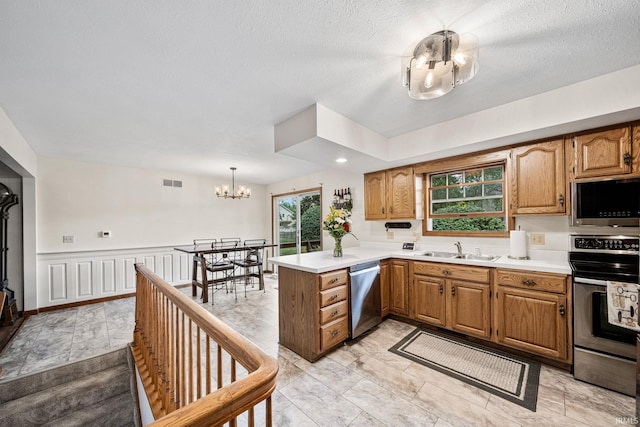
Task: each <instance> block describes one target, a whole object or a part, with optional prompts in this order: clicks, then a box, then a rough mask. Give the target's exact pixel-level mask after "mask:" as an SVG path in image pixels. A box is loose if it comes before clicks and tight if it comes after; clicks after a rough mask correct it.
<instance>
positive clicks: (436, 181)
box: [429, 165, 507, 231]
mask: <svg viewBox="0 0 640 427" xmlns="http://www.w3.org/2000/svg"><path fill="white" fill-rule="evenodd" d="M429 179H430V184H431V186H430V187H431V188H430V191H431V193H430V195H431V209H430V219H431V227H432V228H431V230H433V231H506V229H507V222H506V215H505V209H504V191H503V190H504V167H503V166H502V165H499V166H490V167H485V168H475V169H468V170H463V171H454V172H448V173H444V174H438V175H431V176H430V177H429ZM492 212H495V213H496V215H495V216H486V214H487V213H492ZM477 214H481V215H477ZM441 215H442V216H446V217H442V216H441Z"/></svg>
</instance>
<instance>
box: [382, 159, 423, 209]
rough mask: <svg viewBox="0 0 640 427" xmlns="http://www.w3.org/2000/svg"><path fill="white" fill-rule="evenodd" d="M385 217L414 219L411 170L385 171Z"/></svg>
mask: <svg viewBox="0 0 640 427" xmlns="http://www.w3.org/2000/svg"><path fill="white" fill-rule="evenodd" d="M387 189H388V197H387V209H388V210H389V212H388V215H387V217H388V218H389V219H415V217H416V193H415V179H414V177H413V168H411V167H408V168H402V169H392V170H390V171H387Z"/></svg>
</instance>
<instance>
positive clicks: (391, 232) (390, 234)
mask: <svg viewBox="0 0 640 427" xmlns="http://www.w3.org/2000/svg"><path fill="white" fill-rule="evenodd" d="M387 239H390V240H391V239H393V231H387Z"/></svg>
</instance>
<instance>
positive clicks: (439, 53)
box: [402, 30, 478, 99]
mask: <svg viewBox="0 0 640 427" xmlns="http://www.w3.org/2000/svg"><path fill="white" fill-rule="evenodd" d="M477 72H478V39H477V38H476V36H474V35H473V34H457V33H455V32H453V31H449V30H443V31H438V32H437V33H433V34H431V35H430V36H428V37H425V38H424V39H422V40H421V41H420V43H418V45H417V46H416V47H415V48H414V49H413V54H412V55H411V56H407V57H404V58H403V67H402V84H403V85H404V86H405V87H406V88H407V89H408V90H409V96H410V97H411V98H413V99H433V98H437V97H439V96H442V95H445V94H447V93H448V92H449V91H451V90H452V89H453V88H454V87H456V86H458V85H461V84H462V83H465V82H468V81H469V80H471V79H472V78H473V77H474V76H475V75H476V73H477Z"/></svg>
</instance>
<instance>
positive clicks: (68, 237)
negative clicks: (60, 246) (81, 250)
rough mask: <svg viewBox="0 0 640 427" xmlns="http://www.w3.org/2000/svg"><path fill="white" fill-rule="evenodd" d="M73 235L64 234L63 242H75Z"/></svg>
mask: <svg viewBox="0 0 640 427" xmlns="http://www.w3.org/2000/svg"><path fill="white" fill-rule="evenodd" d="M73 241H74V238H73V236H62V243H73Z"/></svg>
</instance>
